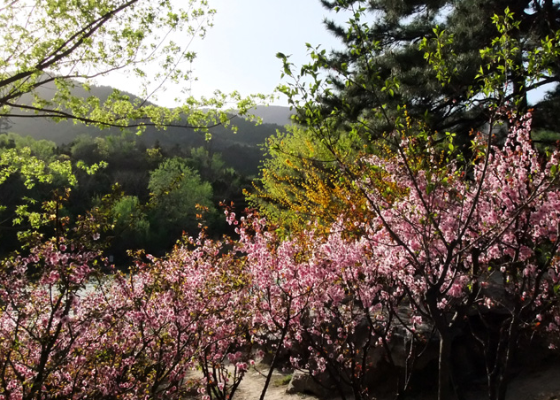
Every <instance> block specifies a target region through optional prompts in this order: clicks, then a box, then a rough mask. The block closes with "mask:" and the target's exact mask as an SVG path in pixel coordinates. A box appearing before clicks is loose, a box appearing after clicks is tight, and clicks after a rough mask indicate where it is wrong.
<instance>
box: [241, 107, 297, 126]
mask: <svg viewBox="0 0 560 400" xmlns="http://www.w3.org/2000/svg"><path fill="white" fill-rule="evenodd" d="M249 114H252V115H255V116H257V117H261V118H262V120H263V122H265V123H267V124H276V125H280V126H284V125H288V124H291V123H292V121H291V116H292V115H293V114H294V113H293V111H291V110H290V107H283V106H268V107H267V106H258V107H257V108H256V109H255V110H251V111H250V112H249Z"/></svg>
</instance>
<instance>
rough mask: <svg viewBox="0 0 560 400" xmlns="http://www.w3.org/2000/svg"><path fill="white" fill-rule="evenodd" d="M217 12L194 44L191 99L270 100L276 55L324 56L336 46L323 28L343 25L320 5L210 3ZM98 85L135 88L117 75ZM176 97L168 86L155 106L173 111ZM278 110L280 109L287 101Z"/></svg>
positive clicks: (263, 0)
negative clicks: (331, 22)
mask: <svg viewBox="0 0 560 400" xmlns="http://www.w3.org/2000/svg"><path fill="white" fill-rule="evenodd" d="M208 3H209V5H210V7H212V8H215V9H216V10H217V14H216V15H215V17H214V26H213V27H212V28H210V29H209V30H208V32H207V34H206V37H205V38H204V39H195V40H194V41H193V43H192V45H191V49H192V50H194V51H195V52H196V53H197V58H196V60H195V61H194V63H193V64H192V69H193V75H194V76H196V77H197V78H198V80H197V81H195V82H192V84H191V85H190V87H191V91H192V94H193V95H194V96H195V97H200V96H206V97H209V96H211V95H212V93H213V92H214V91H215V90H217V89H219V90H221V91H222V92H224V93H230V92H232V91H235V90H237V91H239V92H240V93H241V94H242V95H245V96H246V95H249V94H253V93H263V94H271V93H272V92H273V91H274V89H275V87H276V86H277V85H278V84H279V83H280V82H281V81H280V74H281V69H282V63H281V61H280V60H278V59H277V58H276V53H278V52H282V53H284V54H286V55H289V54H292V57H291V58H290V60H291V61H292V62H293V63H294V64H296V65H301V64H303V63H304V62H306V61H307V48H306V46H305V43H306V42H307V43H310V44H312V45H314V46H316V45H319V44H321V45H322V46H323V47H324V48H326V49H327V50H330V49H332V48H333V47H339V46H340V45H339V42H338V40H337V39H336V38H334V37H333V36H332V35H331V34H330V33H328V32H327V31H326V29H325V28H324V27H323V24H322V21H323V19H324V17H325V16H330V17H331V18H332V17H335V18H336V19H337V20H339V21H341V22H343V21H345V20H346V18H345V17H343V16H342V15H339V16H337V15H336V14H333V15H329V14H330V13H329V12H328V11H327V10H325V9H324V8H323V7H322V6H321V3H320V2H319V0H209V2H208ZM99 83H101V84H106V85H112V86H117V87H118V88H119V89H122V90H126V91H129V92H132V93H134V88H135V87H137V85H136V84H135V83H134V82H132V81H127V79H126V77H125V76H123V75H119V74H115V75H113V76H112V77H108V78H104V79H103V80H100V81H99ZM177 96H181V94H180V91H178V90H175V88H174V87H173V86H172V85H167V90H166V91H165V92H160V93H159V94H158V99H157V103H158V104H160V105H167V106H171V105H173V102H172V99H173V98H175V97H177ZM276 104H280V105H284V104H286V101H285V100H283V99H282V100H280V101H279V102H277V103H276Z"/></svg>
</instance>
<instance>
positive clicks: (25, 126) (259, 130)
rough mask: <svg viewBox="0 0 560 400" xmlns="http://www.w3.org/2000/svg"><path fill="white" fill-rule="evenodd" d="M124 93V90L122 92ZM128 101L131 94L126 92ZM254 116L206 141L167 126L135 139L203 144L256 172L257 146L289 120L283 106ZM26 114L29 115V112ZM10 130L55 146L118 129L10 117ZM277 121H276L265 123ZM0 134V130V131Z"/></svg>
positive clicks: (98, 89)
mask: <svg viewBox="0 0 560 400" xmlns="http://www.w3.org/2000/svg"><path fill="white" fill-rule="evenodd" d="M41 92H42V93H41V94H42V95H43V96H45V97H46V98H49V97H50V96H52V94H53V93H54V87H49V86H46V87H45V88H41ZM111 92H112V88H110V87H106V86H92V87H91V91H90V92H86V91H85V90H83V89H82V88H81V87H79V86H78V87H76V89H75V93H76V95H78V96H81V97H86V96H96V97H99V98H100V99H102V100H105V99H107V97H108V96H109V94H110V93H111ZM123 94H127V93H123ZM128 95H129V96H130V98H131V100H134V98H135V96H134V95H132V94H128ZM22 100H23V102H29V103H30V102H31V98H30V96H28V98H23V99H22ZM254 111H256V112H255V115H258V116H261V117H262V118H263V121H264V123H263V124H261V125H259V126H255V124H254V123H252V122H249V121H247V120H245V119H244V118H234V119H233V121H232V123H233V124H234V125H236V126H237V128H238V131H237V133H236V134H234V133H233V132H232V131H231V130H230V129H226V128H224V127H223V126H217V127H214V128H211V129H210V132H211V133H212V140H211V141H210V142H208V141H206V139H205V135H204V134H203V133H200V132H196V131H195V130H193V129H191V128H187V127H185V128H180V127H170V128H168V129H166V130H164V131H159V130H157V129H155V128H153V127H148V128H147V129H146V131H145V132H144V133H143V134H142V135H140V136H139V137H138V139H137V140H138V141H140V142H143V143H144V144H145V145H146V146H153V145H154V144H156V143H157V144H159V145H160V146H162V147H173V146H188V147H200V146H204V147H206V148H208V149H209V150H211V151H216V152H220V153H222V155H223V159H224V160H225V161H226V162H227V163H228V164H229V165H230V166H232V167H234V168H235V169H237V170H238V171H239V172H241V173H244V174H247V175H252V174H256V173H257V172H258V165H259V162H260V160H262V158H263V150H262V149H261V147H260V145H261V144H263V143H264V142H265V141H266V139H267V138H268V137H270V136H271V135H274V134H275V133H276V130H277V129H281V130H282V129H283V125H284V124H286V123H289V115H290V114H289V108H287V107H278V106H271V107H259V108H258V109H257V110H254ZM28 115H29V116H31V115H33V114H31V113H29V114H28ZM9 121H10V125H11V127H10V128H9V129H8V130H9V131H10V132H15V133H18V134H20V135H23V136H27V135H29V136H31V137H33V138H35V139H38V140H40V139H46V140H51V141H53V142H55V143H56V144H57V145H62V144H68V143H71V142H72V141H73V140H75V139H76V137H77V136H78V135H81V134H87V135H89V136H92V137H105V136H109V135H120V134H121V131H120V130H119V129H117V128H108V129H103V130H101V129H99V128H97V127H93V126H85V125H83V124H81V123H74V122H73V121H62V122H59V123H56V122H53V121H51V120H48V119H45V118H30V117H25V118H16V117H11V118H10V120H9ZM270 121H277V122H280V123H281V124H282V125H280V124H276V123H269V122H270ZM0 133H2V132H0Z"/></svg>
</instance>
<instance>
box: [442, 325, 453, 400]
mask: <svg viewBox="0 0 560 400" xmlns="http://www.w3.org/2000/svg"><path fill="white" fill-rule="evenodd" d="M438 366H439V375H438V400H452V399H453V391H452V390H451V337H450V335H448V334H447V333H445V334H444V333H442V332H440V337H439V365H438Z"/></svg>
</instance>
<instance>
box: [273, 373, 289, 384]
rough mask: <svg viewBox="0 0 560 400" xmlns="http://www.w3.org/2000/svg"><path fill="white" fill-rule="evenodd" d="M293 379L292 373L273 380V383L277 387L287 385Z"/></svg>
mask: <svg viewBox="0 0 560 400" xmlns="http://www.w3.org/2000/svg"><path fill="white" fill-rule="evenodd" d="M291 380H292V374H288V375H286V376H283V377H282V378H278V379H276V380H275V381H274V382H273V385H274V386H276V387H279V386H286V385H288V384H289V383H290V381H291Z"/></svg>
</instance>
